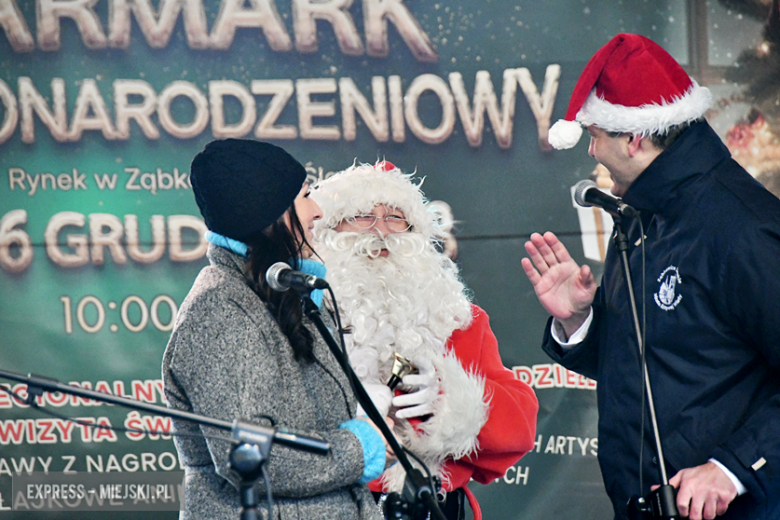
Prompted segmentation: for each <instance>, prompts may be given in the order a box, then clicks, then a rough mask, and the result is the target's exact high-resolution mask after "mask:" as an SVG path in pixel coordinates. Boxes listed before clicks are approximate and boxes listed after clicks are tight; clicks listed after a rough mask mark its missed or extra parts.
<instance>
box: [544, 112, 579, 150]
mask: <svg viewBox="0 0 780 520" xmlns="http://www.w3.org/2000/svg"><path fill="white" fill-rule="evenodd" d="M580 137H582V127H581V126H580V124H579V123H578V122H576V121H566V120H565V119H559V120H558V121H556V123H555V124H554V125H552V127H551V128H550V131H549V132H548V134H547V141H548V142H549V143H550V144H551V145H552V147H553V148H555V149H556V150H567V149H569V148H574V145H576V144H577V143H578V142H579V140H580Z"/></svg>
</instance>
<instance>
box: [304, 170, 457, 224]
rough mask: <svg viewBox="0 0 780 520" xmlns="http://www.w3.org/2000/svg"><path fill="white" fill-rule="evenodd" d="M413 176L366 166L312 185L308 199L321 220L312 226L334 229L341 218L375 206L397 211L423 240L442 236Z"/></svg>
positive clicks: (436, 216)
mask: <svg viewBox="0 0 780 520" xmlns="http://www.w3.org/2000/svg"><path fill="white" fill-rule="evenodd" d="M412 177H413V174H404V173H402V172H401V170H399V169H398V168H395V169H393V170H390V171H384V170H382V168H381V166H380V167H377V166H375V165H370V164H354V165H352V166H350V167H349V168H347V169H346V170H344V171H343V172H339V173H337V174H336V175H334V176H332V177H329V178H327V179H325V180H323V181H320V182H318V183H317V184H315V185H314V189H313V190H312V192H311V197H312V198H313V199H314V201H315V202H317V204H319V206H320V208H321V209H322V213H323V218H322V219H321V220H319V221H317V222H316V223H315V232H317V231H318V230H319V229H322V228H326V229H330V228H334V227H336V226H337V225H338V224H339V223H341V222H342V221H343V220H344V219H345V218H347V217H352V216H355V215H357V214H359V213H371V210H373V209H374V207H375V206H377V205H378V204H386V205H388V206H391V207H394V208H397V209H400V210H401V211H403V212H404V215H405V216H406V218H407V220H409V223H410V224H411V225H412V226H413V228H414V230H415V231H416V232H418V233H421V234H422V235H424V236H425V237H426V238H441V237H444V236H445V232H444V231H443V230H442V222H441V216H440V214H439V211H438V210H437V208H430V209H429V208H428V205H427V201H426V200H425V197H424V195H423V192H422V190H421V189H420V187H421V186H422V182H423V181H422V180H421V181H420V183H419V184H414V183H413V182H412Z"/></svg>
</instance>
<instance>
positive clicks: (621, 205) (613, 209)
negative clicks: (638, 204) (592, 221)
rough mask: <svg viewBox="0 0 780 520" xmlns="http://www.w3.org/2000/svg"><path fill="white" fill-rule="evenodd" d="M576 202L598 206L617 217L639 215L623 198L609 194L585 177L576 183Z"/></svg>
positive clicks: (584, 205) (586, 205)
mask: <svg viewBox="0 0 780 520" xmlns="http://www.w3.org/2000/svg"><path fill="white" fill-rule="evenodd" d="M574 202H576V203H577V204H578V205H580V206H583V207H585V208H587V207H589V206H597V207H599V208H602V209H603V210H605V211H606V212H607V213H609V214H611V215H612V216H615V217H629V218H633V217H636V215H637V211H636V210H635V209H634V208H632V207H631V206H629V205H628V204H626V203H625V202H623V200H622V199H619V198H617V197H613V196H612V195H607V194H606V193H604V192H603V191H601V190H600V189H599V187H598V184H596V183H595V182H593V181H592V180H590V179H583V180H581V181H580V182H578V183H577V184H575V185H574Z"/></svg>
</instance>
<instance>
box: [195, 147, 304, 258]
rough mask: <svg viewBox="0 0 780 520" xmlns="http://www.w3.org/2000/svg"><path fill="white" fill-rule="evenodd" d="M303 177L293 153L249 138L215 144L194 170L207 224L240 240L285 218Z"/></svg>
mask: <svg viewBox="0 0 780 520" xmlns="http://www.w3.org/2000/svg"><path fill="white" fill-rule="evenodd" d="M305 179H306V170H304V168H303V166H302V165H301V163H299V162H298V161H296V160H295V159H294V158H293V157H292V156H291V155H290V154H288V153H287V152H285V151H284V150H283V149H281V148H279V147H278V146H274V145H272V144H269V143H263V142H260V141H253V140H250V139H224V140H219V141H212V142H210V143H208V144H207V145H206V147H205V148H204V149H203V151H202V152H200V153H199V154H198V155H196V156H195V158H194V159H193V160H192V166H191V167H190V182H191V183H192V191H193V193H194V194H195V201H196V202H197V203H198V208H200V213H201V215H203V219H204V220H205V221H206V226H207V227H208V228H209V229H210V230H211V231H213V232H214V233H218V234H220V235H224V236H226V237H228V238H232V239H235V240H239V241H241V242H244V241H245V240H246V239H247V238H248V237H249V236H250V235H252V234H253V233H256V232H258V231H262V230H263V229H265V228H267V227H268V226H270V225H271V224H273V223H274V222H275V221H276V220H277V219H278V218H279V217H281V216H282V215H283V214H284V212H285V211H286V210H287V208H289V207H290V206H291V205H292V204H293V201H294V200H295V197H296V196H297V195H298V193H299V192H300V191H301V186H302V185H303V181H304V180H305Z"/></svg>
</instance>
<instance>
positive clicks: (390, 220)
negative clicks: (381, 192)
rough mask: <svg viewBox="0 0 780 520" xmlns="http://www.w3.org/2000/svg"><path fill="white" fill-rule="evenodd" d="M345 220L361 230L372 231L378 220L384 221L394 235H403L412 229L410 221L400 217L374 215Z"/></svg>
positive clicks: (357, 216)
mask: <svg viewBox="0 0 780 520" xmlns="http://www.w3.org/2000/svg"><path fill="white" fill-rule="evenodd" d="M344 220H346V221H347V222H349V223H350V224H352V225H353V226H357V227H359V228H361V229H370V228H372V227H374V226H375V225H376V223H377V221H378V220H384V221H385V225H386V226H387V229H389V230H390V231H392V232H393V233H403V232H404V231H408V230H409V229H410V228H411V227H412V225H411V224H410V223H409V221H408V220H406V219H405V218H403V217H399V216H398V215H385V216H384V217H380V216H379V215H372V214H369V215H355V216H354V217H347V218H346V219H344Z"/></svg>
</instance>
